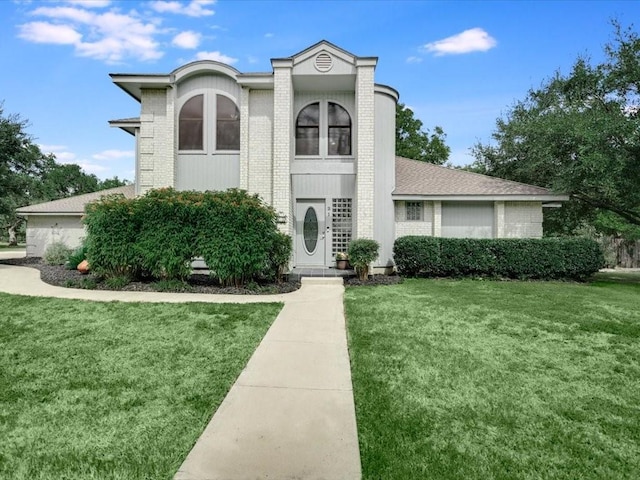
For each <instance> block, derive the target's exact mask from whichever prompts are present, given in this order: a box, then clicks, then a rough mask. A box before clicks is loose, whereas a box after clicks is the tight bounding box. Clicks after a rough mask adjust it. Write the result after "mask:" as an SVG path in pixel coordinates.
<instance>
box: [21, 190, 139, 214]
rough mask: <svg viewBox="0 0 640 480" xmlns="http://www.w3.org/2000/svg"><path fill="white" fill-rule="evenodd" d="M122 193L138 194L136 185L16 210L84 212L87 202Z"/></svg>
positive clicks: (26, 212) (127, 194)
mask: <svg viewBox="0 0 640 480" xmlns="http://www.w3.org/2000/svg"><path fill="white" fill-rule="evenodd" d="M115 194H122V195H124V196H125V197H126V198H133V197H135V196H136V193H135V185H125V186H124V187H116V188H109V189H107V190H100V191H98V192H93V193H85V194H84V195H76V196H75V197H69V198H62V199H60V200H53V201H52V202H45V203H37V204H35V205H29V206H27V207H21V208H18V209H17V210H16V212H17V213H22V214H36V215H37V214H53V213H60V214H66V215H68V214H82V213H84V207H85V205H86V204H87V203H89V202H92V201H94V200H98V199H99V198H100V197H103V196H105V195H115Z"/></svg>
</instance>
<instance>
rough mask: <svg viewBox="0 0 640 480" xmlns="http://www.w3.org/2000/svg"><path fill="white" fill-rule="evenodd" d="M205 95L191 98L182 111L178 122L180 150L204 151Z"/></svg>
mask: <svg viewBox="0 0 640 480" xmlns="http://www.w3.org/2000/svg"><path fill="white" fill-rule="evenodd" d="M203 110H204V95H196V96H195V97H192V98H190V99H189V100H187V102H186V103H185V104H184V105H183V106H182V108H181V109H180V115H179V120H178V149H180V150H202V149H203V146H202V145H203V135H202V133H203V130H202V129H203V117H204V114H203Z"/></svg>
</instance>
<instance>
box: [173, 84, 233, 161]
mask: <svg viewBox="0 0 640 480" xmlns="http://www.w3.org/2000/svg"><path fill="white" fill-rule="evenodd" d="M198 95H203V96H204V99H203V109H204V111H203V118H202V137H203V138H202V146H203V147H204V148H203V149H202V150H180V148H178V153H179V154H181V155H225V154H235V153H240V149H237V150H218V145H217V138H216V132H217V128H218V125H217V120H218V116H217V113H218V110H217V107H218V99H217V96H218V95H222V96H223V97H227V98H228V99H229V100H231V101H232V102H233V103H234V105H235V106H236V107H238V113H239V112H240V105H239V104H238V101H237V100H236V99H235V98H233V97H232V96H231V95H229V94H228V93H226V92H222V91H219V90H209V89H202V88H199V89H197V90H193V91H191V92H189V94H188V95H185V96H184V97H183V98H181V99H180V101H179V102H178V106H177V107H178V108H177V109H176V112H177V113H176V117H175V118H176V120H175V125H176V144H177V145H179V142H180V131H179V129H180V112H181V111H182V107H183V106H184V104H185V103H187V102H188V101H189V100H191V99H192V98H193V97H196V96H198ZM209 112H211V115H210V114H209ZM212 117H213V118H212ZM212 120H213V121H212Z"/></svg>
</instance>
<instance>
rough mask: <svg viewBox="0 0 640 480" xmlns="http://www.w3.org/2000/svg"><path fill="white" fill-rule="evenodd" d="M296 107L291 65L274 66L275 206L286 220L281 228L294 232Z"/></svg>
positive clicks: (288, 232)
mask: <svg viewBox="0 0 640 480" xmlns="http://www.w3.org/2000/svg"><path fill="white" fill-rule="evenodd" d="M292 109H293V84H292V80H291V67H290V66H277V67H275V66H274V69H273V124H274V125H275V126H276V128H274V129H273V184H272V192H273V203H272V205H273V207H274V208H275V209H276V211H277V212H278V213H279V214H283V215H285V216H286V221H285V222H284V223H282V224H279V227H280V230H281V231H282V232H284V233H287V234H289V235H293V222H292V221H291V220H292V210H291V179H290V164H291V152H292V150H291V148H292V144H291V138H292V136H293V135H292V131H291V117H292V115H293V113H292Z"/></svg>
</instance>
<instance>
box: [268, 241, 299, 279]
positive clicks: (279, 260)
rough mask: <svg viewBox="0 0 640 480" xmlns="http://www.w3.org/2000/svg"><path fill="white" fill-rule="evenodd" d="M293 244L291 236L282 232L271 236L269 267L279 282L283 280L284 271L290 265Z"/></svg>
mask: <svg viewBox="0 0 640 480" xmlns="http://www.w3.org/2000/svg"><path fill="white" fill-rule="evenodd" d="M292 251H293V245H292V242H291V237H290V236H289V235H286V234H284V233H282V232H275V233H274V234H273V235H272V237H271V250H270V252H269V267H268V270H269V272H271V273H272V274H273V275H274V276H275V279H276V280H277V281H278V282H281V281H282V278H283V276H284V273H285V271H286V269H287V266H288V265H289V260H290V259H291V253H292Z"/></svg>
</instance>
